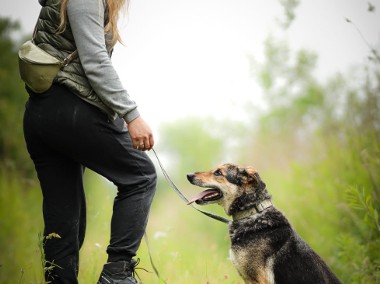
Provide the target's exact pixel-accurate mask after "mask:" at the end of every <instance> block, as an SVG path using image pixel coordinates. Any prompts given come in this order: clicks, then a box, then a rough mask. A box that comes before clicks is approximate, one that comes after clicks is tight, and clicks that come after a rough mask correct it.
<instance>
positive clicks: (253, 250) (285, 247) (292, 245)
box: [187, 164, 341, 284]
mask: <svg viewBox="0 0 380 284" xmlns="http://www.w3.org/2000/svg"><path fill="white" fill-rule="evenodd" d="M187 179H188V180H189V181H190V183H192V184H194V185H197V186H200V187H204V188H207V190H205V191H203V192H202V193H201V194H199V195H198V196H197V197H195V198H194V199H193V200H191V201H190V203H192V202H196V203H197V204H200V205H206V204H211V203H218V204H219V205H221V206H222V207H223V208H224V211H225V212H226V214H227V215H229V216H232V218H233V221H231V222H230V225H229V233H230V237H231V251H230V257H231V260H232V262H233V264H234V265H235V267H236V269H237V270H238V272H239V274H240V275H241V277H242V278H243V279H244V281H245V283H249V284H257V283H260V284H274V283H276V284H287V283H289V284H301V283H302V284H322V283H323V284H327V283H341V282H340V281H339V280H338V278H337V277H336V276H335V275H334V273H333V272H332V271H331V269H330V268H329V267H328V266H327V265H326V263H325V262H324V261H323V260H322V259H321V258H320V256H318V255H317V254H316V253H315V252H314V251H313V250H312V249H311V248H310V246H309V245H307V244H306V243H305V242H304V241H303V240H302V239H301V238H300V236H299V235H297V233H296V232H295V231H294V230H293V229H292V227H291V225H290V224H289V221H288V220H287V219H286V217H285V216H284V215H283V214H282V213H281V212H280V211H279V210H277V209H276V208H275V207H274V206H273V204H272V202H271V196H270V195H269V193H268V191H267V189H266V185H265V183H264V182H263V181H262V180H261V179H260V176H259V174H258V173H257V172H256V171H255V170H254V169H253V168H250V167H247V168H242V167H239V166H237V165H233V164H224V165H221V166H219V167H217V168H216V169H213V170H211V171H207V172H196V173H191V174H188V175H187Z"/></svg>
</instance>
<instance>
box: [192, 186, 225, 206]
mask: <svg viewBox="0 0 380 284" xmlns="http://www.w3.org/2000/svg"><path fill="white" fill-rule="evenodd" d="M222 197H223V194H222V192H221V191H220V190H219V189H216V188H209V189H206V190H205V191H202V192H201V193H200V194H198V195H197V196H195V197H194V198H193V199H191V200H190V201H189V203H188V204H191V203H193V202H195V203H196V204H199V205H202V204H205V203H208V202H212V201H216V200H218V199H221V198H222Z"/></svg>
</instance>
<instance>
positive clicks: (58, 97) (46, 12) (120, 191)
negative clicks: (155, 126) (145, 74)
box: [24, 0, 156, 284]
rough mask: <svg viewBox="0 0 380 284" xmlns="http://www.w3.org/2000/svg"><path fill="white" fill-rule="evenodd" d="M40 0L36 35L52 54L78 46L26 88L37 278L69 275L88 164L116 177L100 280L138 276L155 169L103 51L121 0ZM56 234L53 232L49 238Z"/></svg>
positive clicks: (113, 33)
mask: <svg viewBox="0 0 380 284" xmlns="http://www.w3.org/2000/svg"><path fill="white" fill-rule="evenodd" d="M39 2H40V4H41V5H42V8H41V12H40V15H39V19H38V23H37V26H36V34H35V38H34V41H35V43H36V44H37V45H38V46H39V47H41V48H42V49H44V50H45V51H47V52H48V53H50V54H51V55H53V56H55V57H57V58H60V59H64V58H65V57H66V56H67V55H68V54H70V53H72V52H74V51H75V50H77V51H78V57H77V58H76V59H75V60H74V61H73V62H71V63H70V64H69V65H67V66H66V67H64V68H63V69H62V70H61V71H60V72H59V74H58V76H57V77H56V79H55V81H54V84H53V86H52V87H51V88H50V89H49V90H48V91H46V92H44V93H42V94H36V93H33V92H32V91H31V90H29V89H27V90H28V92H29V95H30V97H29V100H28V102H27V104H26V109H25V114H24V136H25V140H26V144H27V149H28V151H29V154H30V156H31V158H32V160H33V162H34V164H35V168H36V171H37V175H38V179H39V181H40V185H41V189H42V194H43V217H44V224H45V229H44V236H45V238H44V252H45V257H46V266H47V268H49V269H46V275H45V278H46V280H47V281H50V282H49V283H77V275H78V255H79V249H80V247H81V245H82V243H83V240H84V235H85V225H86V216H85V214H86V208H85V196H84V189H83V180H82V177H83V172H84V169H85V168H86V167H87V168H89V169H91V170H93V171H95V172H97V173H99V174H100V175H102V176H104V177H105V178H107V179H109V180H110V181H112V182H113V183H114V184H115V185H116V186H117V196H116V198H115V200H114V207H113V215H112V220H111V238H110V243H109V246H108V247H107V253H108V261H107V263H106V264H105V265H104V267H103V270H102V272H101V275H100V278H99V283H107V284H109V283H124V284H126V283H137V281H136V279H135V278H134V277H133V271H134V267H135V265H136V261H135V260H134V259H133V257H134V256H135V255H136V251H137V249H138V247H139V245H140V242H141V239H142V236H143V234H144V231H145V228H146V224H147V220H148V213H149V208H150V205H151V202H152V199H153V196H154V192H155V189H156V172H155V168H154V166H153V164H152V162H151V160H150V159H149V157H148V156H147V155H146V153H145V152H144V151H145V150H150V149H152V147H153V145H154V139H153V135H152V131H151V129H150V127H149V126H148V125H147V123H146V122H145V121H144V120H143V118H142V117H141V116H140V114H139V112H138V110H137V105H136V103H135V102H134V101H133V100H131V98H130V96H129V95H128V93H127V92H126V90H125V89H124V88H123V86H122V84H121V82H120V79H119V77H118V75H117V73H116V72H115V69H114V68H113V66H112V63H111V60H110V55H111V52H112V48H113V46H114V44H115V43H116V42H117V41H118V40H120V37H119V33H118V29H117V19H118V13H119V11H120V9H121V7H123V5H124V4H125V3H124V2H125V0H75V1H71V0H70V1H69V0H39ZM55 234H58V235H59V237H51V236H57V235H55ZM48 236H50V237H48Z"/></svg>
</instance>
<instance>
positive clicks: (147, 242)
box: [144, 148, 230, 284]
mask: <svg viewBox="0 0 380 284" xmlns="http://www.w3.org/2000/svg"><path fill="white" fill-rule="evenodd" d="M152 150H153V153H154V155H155V156H156V159H157V161H158V164H159V165H160V168H161V171H162V173H163V174H164V176H165V179H166V181H167V182H168V183H169V185H170V187H171V188H172V189H173V190H174V191H175V192H176V193H177V194H178V196H179V197H180V198H181V199H182V200H183V201H185V202H186V204H189V200H188V199H187V198H186V196H185V195H184V194H183V193H182V192H181V191H180V190H179V189H178V187H177V186H176V185H175V184H174V182H173V181H172V180H171V178H170V177H169V175H168V173H167V172H166V170H165V168H164V166H163V165H162V163H161V160H160V159H159V158H158V155H157V153H156V151H155V150H154V149H153V148H152ZM189 205H190V206H191V207H193V208H194V209H195V210H197V211H198V212H200V213H202V214H204V215H206V216H207V217H210V218H212V219H214V220H217V221H220V222H222V223H225V224H228V223H229V222H230V220H228V219H226V218H223V217H221V216H218V215H215V214H212V213H209V212H206V211H203V210H200V209H198V208H196V207H194V205H193V204H189ZM144 239H145V243H146V246H147V249H148V254H149V260H150V264H151V265H152V268H153V270H154V273H155V274H156V276H157V278H158V279H159V280H161V281H162V282H164V283H165V284H167V283H166V281H165V280H164V279H162V278H161V276H160V273H159V272H158V269H157V267H156V266H155V265H154V262H153V258H152V253H151V250H150V244H149V240H148V236H147V234H146V232H145V233H144Z"/></svg>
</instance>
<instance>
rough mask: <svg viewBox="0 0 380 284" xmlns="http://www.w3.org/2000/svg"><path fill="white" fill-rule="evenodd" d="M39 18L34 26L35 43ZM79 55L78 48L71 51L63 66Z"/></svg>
mask: <svg viewBox="0 0 380 284" xmlns="http://www.w3.org/2000/svg"><path fill="white" fill-rule="evenodd" d="M38 20H39V18H37V23H36V25H35V26H34V30H33V36H32V42H33V43H34V38H35V37H36V34H37V24H38ZM77 57H78V49H76V50H74V51H73V52H72V53H70V54H69V55H67V56H66V57H65V59H63V66H62V67H65V66H67V65H69V64H70V63H71V62H72V61H73V60H74V59H76V58H77Z"/></svg>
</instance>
